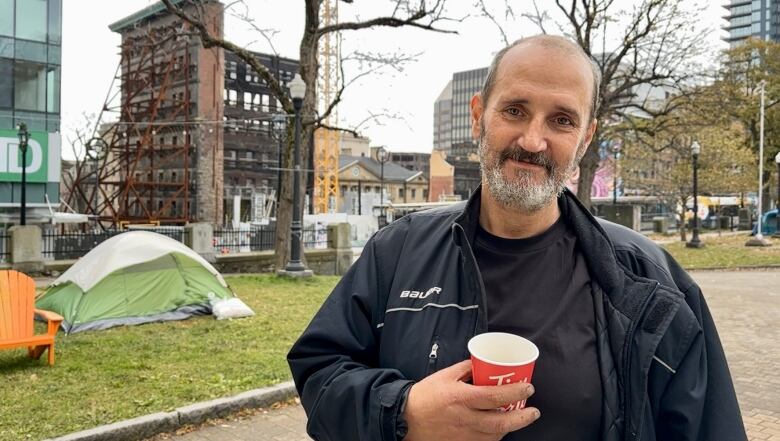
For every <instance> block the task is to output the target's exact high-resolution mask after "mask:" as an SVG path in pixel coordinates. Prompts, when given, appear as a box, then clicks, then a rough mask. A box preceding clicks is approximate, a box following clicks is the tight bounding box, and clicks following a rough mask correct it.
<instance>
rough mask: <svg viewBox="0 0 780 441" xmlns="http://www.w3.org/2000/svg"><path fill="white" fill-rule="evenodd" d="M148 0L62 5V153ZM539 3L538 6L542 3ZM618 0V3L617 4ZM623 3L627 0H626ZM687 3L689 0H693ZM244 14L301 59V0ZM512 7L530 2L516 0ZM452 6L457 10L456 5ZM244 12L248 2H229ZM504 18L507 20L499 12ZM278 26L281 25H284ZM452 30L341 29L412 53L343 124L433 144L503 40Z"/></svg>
mask: <svg viewBox="0 0 780 441" xmlns="http://www.w3.org/2000/svg"><path fill="white" fill-rule="evenodd" d="M152 3H154V2H153V1H152V0H122V1H106V0H71V1H65V2H64V8H63V55H62V132H63V146H64V147H63V155H64V156H66V157H73V153H72V152H71V151H69V150H70V148H69V147H68V145H69V142H68V141H69V140H70V139H73V138H74V133H75V132H74V131H75V130H76V129H83V128H84V127H86V126H87V123H86V120H85V118H84V115H85V114H86V115H89V114H92V115H97V114H98V113H99V112H100V109H101V107H102V106H103V103H104V102H105V100H106V96H107V94H108V92H109V89H110V87H111V84H112V79H113V77H114V74H115V72H116V68H117V64H118V63H119V54H118V46H119V43H120V37H119V34H116V33H113V32H111V31H110V30H109V29H108V26H109V24H111V23H113V22H115V21H117V20H120V19H122V18H124V17H126V16H128V15H130V14H132V13H134V12H136V11H138V10H140V9H142V8H144V7H146V6H148V5H150V4H152ZM391 3H394V2H391V1H388V0H357V1H355V2H354V4H353V5H351V6H350V5H347V4H343V3H342V5H341V6H340V7H341V11H340V17H341V20H342V21H347V20H350V21H351V20H353V19H356V18H358V19H362V20H365V19H370V18H373V17H377V16H381V15H387V14H388V13H389V12H391V10H392V7H391ZM544 3H545V2H544V1H542V2H540V4H544ZM616 3H620V4H623V3H624V1H621V2H616ZM625 3H627V4H630V3H631V2H630V1H628V0H626V1H625ZM690 3H691V4H693V3H694V2H693V1H691V2H690ZM720 3H721V2H718V1H708V2H705V4H706V9H705V11H704V13H703V14H702V15H701V20H700V22H699V24H698V26H699V27H700V30H701V32H709V34H708V35H710V38H709V39H710V40H711V44H712V45H713V47H715V48H722V47H723V43H722V42H720V41H719V38H720V37H721V36H722V35H723V32H722V31H719V30H718V29H717V28H719V27H720V26H721V25H722V24H723V23H722V19H721V18H720V17H721V16H722V15H724V14H725V10H724V9H723V8H722V7H721V6H720ZM246 4H248V5H250V8H249V9H248V11H246V12H247V13H248V15H249V16H250V17H253V18H254V19H255V20H256V21H255V24H256V25H257V26H258V27H260V28H263V29H272V30H273V31H274V35H273V37H272V41H273V45H274V48H275V50H276V51H277V52H278V53H279V55H281V56H284V57H289V58H294V59H297V58H298V56H297V54H298V46H299V43H300V36H301V33H302V31H303V5H304V3H303V1H302V0H295V1H293V0H247V1H246ZM449 4H450V5H453V8H452V10H451V12H450V16H451V17H456V18H462V17H464V16H466V15H469V14H471V15H476V14H477V13H478V11H476V10H475V9H474V8H472V7H470V5H472V4H473V0H450V3H449ZM487 4H488V6H489V7H490V10H491V12H492V13H494V14H495V15H496V17H497V18H498V19H499V20H500V19H501V16H502V11H503V9H502V8H501V5H502V4H503V3H502V1H501V0H487ZM513 4H516V6H514V8H515V11H514V12H515V14H516V16H519V14H520V12H523V11H522V10H521V9H519V8H522V7H525V6H523V5H526V6H530V5H531V2H530V1H523V2H513ZM455 8H458V9H455ZM231 11H234V12H233V13H244V12H245V7H243V6H240V7H238V8H236V9H231ZM501 21H502V22H503V20H501ZM280 24H283V25H284V26H283V27H282V26H280ZM504 25H505V30H506V32H507V34H508V35H507V36H508V38H509V40H510V41H512V40H514V39H517V38H520V37H524V36H530V35H534V34H537V33H539V31H538V28H536V27H535V26H534V25H533V24H531V23H530V22H527V21H525V20H524V19H519V20H516V21H515V22H512V23H508V24H507V23H504ZM442 27H445V28H447V29H454V30H457V31H458V34H444V33H436V32H429V31H424V30H420V29H413V28H399V29H388V28H383V29H377V30H367V31H352V32H345V33H343V34H342V39H343V40H342V54H343V55H347V54H349V53H352V52H353V51H361V52H366V51H370V52H385V53H387V52H389V53H405V54H408V55H414V59H415V61H413V62H410V63H406V64H405V65H403V66H400V67H399V68H397V69H384V70H383V71H381V72H380V73H379V74H372V75H370V76H365V77H362V78H360V79H359V80H357V81H356V82H355V83H353V84H351V85H350V86H349V87H348V88H347V90H346V91H345V94H344V97H343V103H342V105H340V106H339V121H340V125H341V126H345V127H355V126H356V125H358V124H360V123H361V122H362V121H364V120H366V118H368V117H369V115H372V114H381V115H387V117H385V118H381V119H380V120H378V121H373V122H370V123H368V124H363V125H362V126H361V127H360V132H361V134H362V135H364V136H367V137H368V138H370V141H371V145H384V146H386V147H387V148H388V149H389V150H391V151H420V152H430V151H431V148H432V143H433V103H434V101H435V100H436V98H437V97H438V96H439V94H440V93H441V91H442V89H443V88H444V87H445V86H446V84H447V82H448V81H449V80H450V79H451V78H452V74H453V73H454V72H458V71H463V70H469V69H476V68H480V67H485V66H487V65H488V64H489V63H490V60H491V58H492V56H493V54H494V53H495V52H496V51H498V50H500V49H501V47H503V40H502V38H501V35H500V33H499V31H498V28H497V27H496V26H495V25H494V24H493V23H491V22H490V21H489V20H488V19H486V18H478V17H470V18H466V19H465V20H464V21H462V22H459V23H445V24H443V25H442ZM225 29H226V31H225V37H226V38H227V39H229V40H231V41H233V42H234V43H236V44H238V45H241V46H244V47H247V48H249V49H251V50H255V51H259V52H271V48H270V46H269V45H268V44H267V42H266V41H265V40H264V39H262V38H261V37H260V36H259V35H258V33H257V32H256V31H254V30H253V29H252V28H251V26H250V25H248V24H247V23H246V22H244V21H242V20H239V19H238V18H234V17H233V16H232V15H230V13H229V14H228V15H227V16H226V18H225ZM607 40H608V41H607V43H606V44H607V46H608V47H609V46H610V45H612V46H613V47H614V45H616V44H617V43H616V41H617V40H616V35H610V34H609V33H608V35H607ZM345 71H346V76H347V78H348V79H349V78H352V76H354V75H356V74H357V73H358V72H359V71H360V67H359V66H357V65H356V64H354V63H352V64H346V65H345Z"/></svg>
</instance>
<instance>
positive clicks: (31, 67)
mask: <svg viewBox="0 0 780 441" xmlns="http://www.w3.org/2000/svg"><path fill="white" fill-rule="evenodd" d="M14 78H15V80H16V87H15V89H14V103H15V107H16V108H17V109H22V110H35V111H38V112H46V111H47V109H48V111H49V112H53V113H56V112H59V107H60V97H59V95H60V94H59V86H58V85H59V69H56V68H54V67H47V66H46V65H44V64H37V63H27V62H24V61H17V62H16V63H15V64H14ZM47 86H48V87H47Z"/></svg>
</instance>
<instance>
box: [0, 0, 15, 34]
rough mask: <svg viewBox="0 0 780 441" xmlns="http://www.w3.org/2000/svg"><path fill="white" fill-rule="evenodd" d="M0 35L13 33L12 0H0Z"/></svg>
mask: <svg viewBox="0 0 780 441" xmlns="http://www.w3.org/2000/svg"><path fill="white" fill-rule="evenodd" d="M0 35H9V36H11V35H14V0H0Z"/></svg>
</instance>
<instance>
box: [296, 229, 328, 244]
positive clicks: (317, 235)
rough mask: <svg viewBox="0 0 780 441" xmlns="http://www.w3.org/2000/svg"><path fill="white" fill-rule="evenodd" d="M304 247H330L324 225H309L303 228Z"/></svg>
mask: <svg viewBox="0 0 780 441" xmlns="http://www.w3.org/2000/svg"><path fill="white" fill-rule="evenodd" d="M303 247H304V248H331V243H330V241H329V239H328V228H327V227H326V226H324V225H323V226H310V227H305V228H304V229H303Z"/></svg>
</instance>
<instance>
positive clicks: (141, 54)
mask: <svg viewBox="0 0 780 441" xmlns="http://www.w3.org/2000/svg"><path fill="white" fill-rule="evenodd" d="M182 30H183V28H182V25H181V24H180V23H178V24H171V25H167V26H155V27H144V28H139V29H135V30H132V31H130V32H129V33H128V34H127V35H124V36H123V39H122V44H121V46H120V53H121V61H120V65H119V67H118V68H117V73H118V75H116V76H115V78H114V83H115V82H116V81H117V80H119V82H120V87H119V88H118V90H117V88H116V87H115V86H114V84H113V83H112V86H111V90H110V91H109V95H108V97H107V98H106V101H105V103H104V105H103V109H102V111H101V114H100V117H99V118H98V121H97V122H96V123H95V130H94V132H95V134H96V136H97V137H99V138H102V139H103V141H104V142H105V144H106V147H107V148H106V153H105V154H104V155H103V156H102V158H98V159H97V160H95V161H92V160H90V159H85V160H81V161H79V164H78V166H77V167H76V170H75V172H74V174H73V176H72V178H71V180H70V182H69V183H68V184H67V188H66V192H65V197H66V199H65V202H66V203H67V204H68V205H69V206H72V207H82V209H83V210H85V212H86V213H88V214H91V215H93V216H94V217H95V218H96V219H98V220H99V221H100V222H101V224H103V225H106V224H109V225H113V226H118V225H122V224H128V223H152V224H184V223H186V222H191V221H193V220H195V219H194V218H193V217H194V215H193V213H194V212H195V210H192V207H191V205H192V204H193V201H192V200H191V197H192V193H193V191H194V189H193V188H191V184H190V179H191V178H190V175H191V169H192V168H193V165H194V162H195V160H196V158H195V155H194V151H193V150H194V149H193V146H192V144H191V142H192V141H191V139H192V135H193V134H192V132H193V130H195V131H198V130H200V128H199V127H198V125H197V124H196V122H195V121H193V115H195V114H196V110H197V109H196V106H195V104H194V103H193V102H191V96H190V94H191V90H190V89H191V87H190V86H191V85H192V81H193V80H194V78H193V77H196V75H192V72H191V71H193V70H194V69H195V67H194V66H192V65H191V55H190V53H191V45H190V40H189V38H188V36H186V35H184V33H183V32H182ZM112 91H114V92H113V96H112ZM108 119H114V121H113V122H109V123H102V121H103V120H108Z"/></svg>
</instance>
